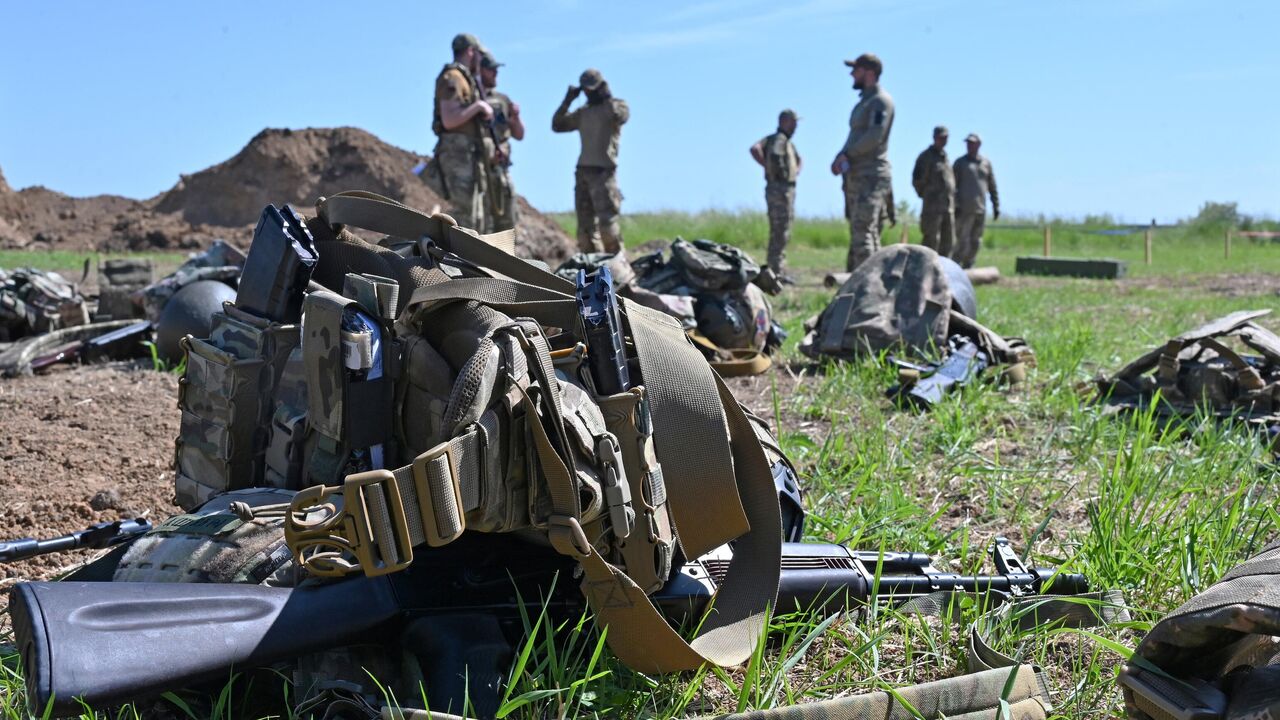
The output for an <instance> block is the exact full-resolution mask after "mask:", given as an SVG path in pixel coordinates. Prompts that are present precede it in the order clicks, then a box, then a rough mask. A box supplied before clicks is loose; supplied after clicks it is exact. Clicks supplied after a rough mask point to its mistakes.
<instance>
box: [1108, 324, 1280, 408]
mask: <svg viewBox="0 0 1280 720" xmlns="http://www.w3.org/2000/svg"><path fill="white" fill-rule="evenodd" d="M1270 312H1271V311H1270V310H1242V311H1239V312H1234V313H1231V314H1230V315H1226V316H1224V317H1221V318H1218V319H1216V320H1213V321H1210V322H1208V323H1206V324H1204V325H1202V326H1201V327H1198V328H1196V329H1194V330H1189V331H1187V332H1184V333H1182V334H1181V335H1178V336H1177V337H1174V338H1172V339H1170V340H1169V341H1168V342H1166V343H1164V344H1162V345H1160V346H1158V347H1155V348H1152V349H1151V350H1150V351H1149V352H1147V353H1146V354H1144V355H1143V356H1142V357H1140V358H1138V359H1137V360H1134V361H1133V362H1131V363H1129V364H1128V365H1126V366H1125V367H1123V368H1121V369H1120V370H1119V372H1117V373H1115V374H1114V375H1111V376H1107V377H1099V378H1098V379H1097V380H1096V381H1095V382H1096V385H1097V387H1098V393H1099V395H1098V397H1099V399H1100V400H1101V401H1103V402H1105V403H1108V404H1109V405H1111V406H1114V407H1118V408H1122V409H1129V410H1147V409H1152V410H1154V411H1155V412H1156V413H1157V414H1159V415H1163V416H1179V417H1180V416H1189V415H1193V414H1195V413H1196V412H1201V411H1204V412H1209V413H1211V414H1213V415H1215V416H1217V417H1221V418H1234V419H1238V420H1244V421H1246V422H1249V423H1251V424H1257V425H1263V426H1267V425H1273V424H1275V423H1277V422H1280V337H1278V336H1276V334H1275V333H1273V332H1271V331H1270V330H1268V329H1266V328H1264V327H1262V326H1261V325H1258V324H1257V323H1256V322H1254V321H1255V320H1257V319H1258V318H1260V317H1263V316H1265V315H1267V314H1268V313H1270ZM1233 338H1234V339H1235V340H1237V341H1239V343H1240V344H1241V345H1243V346H1244V348H1247V349H1249V350H1253V351H1254V352H1255V353H1256V354H1249V353H1246V352H1243V351H1241V350H1237V349H1233V348H1232V347H1231V345H1234V344H1235V343H1232V342H1231V340H1232V339H1233ZM1237 347H1239V345H1237Z"/></svg>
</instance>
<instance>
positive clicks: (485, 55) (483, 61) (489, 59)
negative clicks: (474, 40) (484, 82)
mask: <svg viewBox="0 0 1280 720" xmlns="http://www.w3.org/2000/svg"><path fill="white" fill-rule="evenodd" d="M504 64H505V63H500V62H498V59H497V58H495V57H494V56H493V53H491V52H489V51H488V50H485V51H484V52H482V53H481V54H480V67H482V68H485V69H487V70H497V69H498V68H500V67H502V66H503V65H504Z"/></svg>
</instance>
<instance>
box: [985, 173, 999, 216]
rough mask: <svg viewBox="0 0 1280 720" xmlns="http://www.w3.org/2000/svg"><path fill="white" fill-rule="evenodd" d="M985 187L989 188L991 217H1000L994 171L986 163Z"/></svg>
mask: <svg viewBox="0 0 1280 720" xmlns="http://www.w3.org/2000/svg"><path fill="white" fill-rule="evenodd" d="M987 187H988V188H990V190H991V219H992V220H999V219H1000V193H999V192H998V191H997V190H996V171H995V170H992V169H991V163H990V162H988V163H987Z"/></svg>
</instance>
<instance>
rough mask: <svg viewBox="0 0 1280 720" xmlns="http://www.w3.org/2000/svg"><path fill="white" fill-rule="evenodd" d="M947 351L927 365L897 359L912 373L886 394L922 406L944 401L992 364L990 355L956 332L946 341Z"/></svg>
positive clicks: (926, 407) (899, 363)
mask: <svg viewBox="0 0 1280 720" xmlns="http://www.w3.org/2000/svg"><path fill="white" fill-rule="evenodd" d="M947 346H948V352H947V354H946V356H945V357H943V358H942V359H941V360H939V361H937V362H934V363H930V364H928V365H916V364H914V363H909V362H905V361H903V360H896V361H895V362H897V364H898V366H899V367H900V368H903V369H905V370H907V371H908V372H909V373H912V374H913V375H907V377H904V378H903V382H901V383H899V384H897V385H894V386H893V387H891V388H889V390H888V391H887V394H888V395H889V397H891V398H894V399H895V400H897V401H898V402H901V403H905V404H908V405H911V406H912V407H915V408H916V409H919V410H928V409H929V408H931V407H933V406H934V405H937V404H938V403H940V402H942V398H943V397H945V396H946V395H948V394H949V393H951V392H953V391H955V389H956V388H960V387H964V386H965V385H968V384H969V383H970V382H972V381H973V380H974V378H976V377H978V375H980V374H981V373H982V371H983V370H986V369H987V367H988V366H990V365H991V357H990V356H989V355H988V354H987V352H986V351H985V350H983V349H982V348H980V347H978V345H977V344H976V343H974V342H973V341H972V340H970V339H969V338H967V337H965V336H963V335H954V336H952V337H951V339H950V340H948V341H947Z"/></svg>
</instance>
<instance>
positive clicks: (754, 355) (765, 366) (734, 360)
mask: <svg viewBox="0 0 1280 720" xmlns="http://www.w3.org/2000/svg"><path fill="white" fill-rule="evenodd" d="M685 334H687V335H688V336H689V339H690V340H692V341H693V342H694V343H695V344H696V345H698V346H699V347H702V348H705V349H706V350H707V351H708V352H710V353H712V355H713V356H714V358H715V359H713V360H708V361H707V362H708V363H709V364H710V365H711V369H712V370H715V371H716V372H717V373H719V374H720V377H722V378H730V377H747V376H749V375H761V374H763V373H765V372H767V371H768V370H769V368H771V367H773V360H771V359H769V356H768V355H765V354H764V353H762V352H760V351H759V350H755V349H751V348H742V349H737V350H727V349H725V348H722V347H720V346H719V345H716V344H715V343H713V342H711V339H710V338H708V337H707V336H706V335H703V334H702V333H700V332H698V331H697V330H686V331H685ZM726 358H727V359H726Z"/></svg>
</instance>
